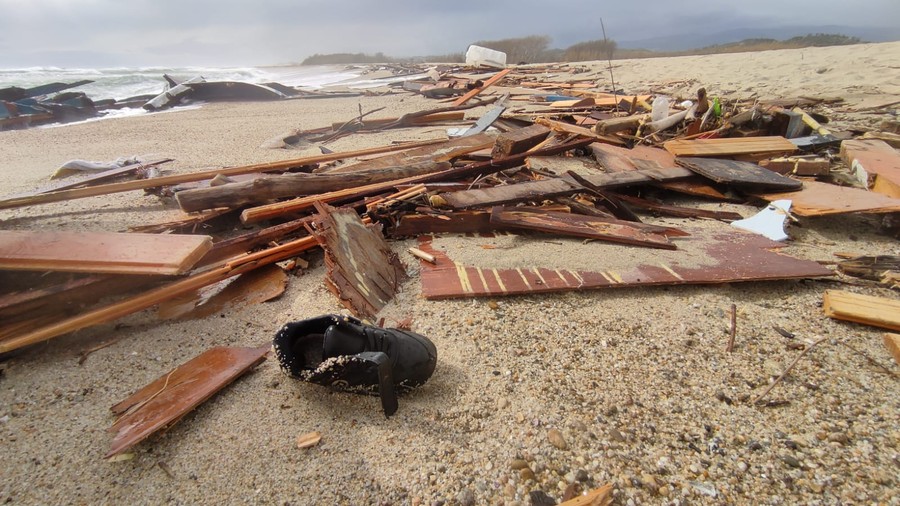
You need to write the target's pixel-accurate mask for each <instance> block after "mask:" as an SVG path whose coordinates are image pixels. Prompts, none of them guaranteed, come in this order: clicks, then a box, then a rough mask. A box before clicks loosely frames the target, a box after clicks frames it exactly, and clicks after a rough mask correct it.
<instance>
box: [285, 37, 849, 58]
mask: <svg viewBox="0 0 900 506" xmlns="http://www.w3.org/2000/svg"><path fill="white" fill-rule="evenodd" d="M550 41H551V39H550V37H548V36H546V35H529V36H527V37H517V38H512V39H501V40H482V41H478V42H475V43H474V44H475V45H477V46H482V47H487V48H490V49H494V50H497V51H503V52H504V53H506V61H507V62H509V63H523V62H524V63H547V62H573V61H593V60H606V59H625V58H656V57H663V56H686V55H704V54H720V53H744V52H751V51H768V50H772V49H797V48H802V47H824V46H844V45H849V44H860V43H862V40H860V39H859V38H857V37H847V36H845V35H838V34H829V33H816V34H808V35H803V36H799V37H793V38H790V39H787V40H782V41H779V40H775V39H745V40H742V41H740V42H732V43H728V44H717V45H714V46H708V47H704V48H700V49H692V50H689V51H666V52H663V51H650V50H647V49H619V48H618V46H617V44H616V41H614V40H589V41H586V42H579V43H577V44H573V45H571V46H569V47H567V48H565V49H551V48H549V46H550ZM464 61H465V56H464V55H463V54H462V53H452V54H445V55H432V56H426V57H415V58H393V57H390V56H386V55H384V54H383V53H375V54H374V55H370V54H364V53H333V54H315V55H312V56H310V57H309V58H307V59H305V60H303V62H302V63H301V65H326V64H351V63H369V64H371V63H394V64H403V63H421V62H440V63H462V62H464Z"/></svg>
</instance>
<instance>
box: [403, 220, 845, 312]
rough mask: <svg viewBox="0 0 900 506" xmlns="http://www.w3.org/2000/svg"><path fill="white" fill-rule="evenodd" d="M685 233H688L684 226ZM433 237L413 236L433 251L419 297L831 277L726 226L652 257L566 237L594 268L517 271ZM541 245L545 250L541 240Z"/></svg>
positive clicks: (523, 268)
mask: <svg viewBox="0 0 900 506" xmlns="http://www.w3.org/2000/svg"><path fill="white" fill-rule="evenodd" d="M686 230H687V231H688V232H693V231H692V230H691V229H686ZM433 240H434V239H433V238H432V237H430V236H422V237H420V239H419V242H420V245H419V248H420V249H422V250H424V251H425V252H427V253H429V254H432V255H434V256H435V258H436V260H437V263H436V264H434V265H432V264H427V265H426V263H422V264H421V278H422V294H423V295H424V296H425V298H427V299H449V298H459V297H482V296H502V295H516V294H526V293H543V292H563V291H574V290H586V289H596V288H611V287H626V286H644V285H683V284H714V283H731V282H737V281H763V280H773V279H792V278H806V277H818V276H830V275H832V272H831V271H830V270H828V269H826V268H825V267H822V266H821V265H819V264H818V263H816V262H812V261H809V260H801V259H798V258H793V257H790V256H787V255H783V254H781V253H778V252H775V251H773V250H774V249H776V248H779V247H782V246H783V244H780V243H777V242H774V241H771V240H769V239H766V238H765V237H762V236H760V235H757V234H751V233H749V232H743V231H740V230H735V229H731V228H730V227H723V228H722V229H718V230H715V231H712V232H710V231H708V230H697V231H696V233H693V235H691V236H690V237H684V238H679V239H677V240H676V244H677V245H678V248H679V250H676V251H670V250H654V251H653V257H652V260H640V259H637V258H634V255H632V254H631V253H630V252H629V250H628V249H627V248H628V246H618V245H606V244H602V243H590V244H586V245H579V243H577V242H574V241H573V242H572V243H570V244H566V245H564V246H562V247H565V248H566V250H567V251H571V250H572V249H573V248H583V249H584V253H583V255H582V256H583V257H585V258H597V262H598V266H597V267H598V269H597V270H584V269H579V270H573V269H567V268H561V267H560V266H558V265H557V266H553V265H551V266H550V267H544V266H541V265H539V264H538V265H523V266H521V267H519V268H491V267H489V266H477V265H462V264H458V263H456V262H455V261H454V260H453V259H452V258H449V257H448V256H447V254H446V253H444V252H443V251H441V250H440V249H438V248H434V247H432V241H433ZM541 247H542V248H544V249H546V248H547V246H546V245H541ZM613 248H614V249H613ZM605 255H615V256H616V257H617V258H616V261H618V262H622V263H627V264H628V266H627V267H623V268H615V269H612V268H609V269H605V270H604V269H602V263H603V262H604V258H606V257H605ZM546 256H549V255H545V257H546ZM542 261H544V262H547V263H548V264H549V263H550V262H552V261H554V259H552V258H544V259H542ZM631 262H633V263H631ZM704 263H705V264H706V265H704Z"/></svg>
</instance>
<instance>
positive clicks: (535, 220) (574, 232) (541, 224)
mask: <svg viewBox="0 0 900 506" xmlns="http://www.w3.org/2000/svg"><path fill="white" fill-rule="evenodd" d="M491 223H495V224H498V225H504V226H507V227H510V228H522V229H527V230H537V231H539V232H546V233H550V234H557V235H570V236H575V237H586V238H589V239H597V240H600V241H609V242H616V243H622V244H631V245H633V246H646V247H649V248H661V249H676V246H675V245H674V244H672V242H671V241H669V239H668V238H667V237H666V236H665V235H664V234H661V233H659V232H657V231H655V230H654V231H649V230H647V229H645V228H641V225H643V224H642V223H634V222H630V221H622V220H615V219H603V218H594V217H591V216H584V215H580V214H570V213H559V212H538V211H534V210H527V211H521V210H518V209H516V208H514V207H495V208H494V209H492V210H491Z"/></svg>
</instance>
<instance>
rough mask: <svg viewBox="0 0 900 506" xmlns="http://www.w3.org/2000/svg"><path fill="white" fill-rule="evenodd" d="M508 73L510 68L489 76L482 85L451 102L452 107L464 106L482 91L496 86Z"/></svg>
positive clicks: (510, 70)
mask: <svg viewBox="0 0 900 506" xmlns="http://www.w3.org/2000/svg"><path fill="white" fill-rule="evenodd" d="M510 72H512V69H511V68H508V69H503V70H501V71H500V72H497V73H496V74H494V75H493V76H491V77H490V78H489V79H488V80H486V81H485V82H484V84H482V85H481V86H480V87H478V88H475V89H473V90H470V91H469V92H468V93H466V94H465V95H463V96H461V97H459V98H457V99H456V100H455V101H454V102H453V105H454V107H455V106H460V105H463V104H465V103H466V102H468V101H469V100H471V99H473V98H475V96H476V95H478V94H479V93H481V92H482V91H484V90H486V89H488V88H490V87H491V86H493V85H494V84H496V83H497V82H499V81H500V80H501V79H503V78H504V77H506V74H509V73H510Z"/></svg>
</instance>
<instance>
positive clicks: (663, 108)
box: [650, 96, 669, 121]
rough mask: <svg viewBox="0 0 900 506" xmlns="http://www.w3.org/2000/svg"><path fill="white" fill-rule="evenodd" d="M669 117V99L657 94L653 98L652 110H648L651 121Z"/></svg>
mask: <svg viewBox="0 0 900 506" xmlns="http://www.w3.org/2000/svg"><path fill="white" fill-rule="evenodd" d="M668 117H669V99H668V98H666V97H663V96H659V97H656V98H654V99H653V110H652V111H651V112H650V118H651V119H652V120H653V121H659V120H661V119H666V118H668Z"/></svg>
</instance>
